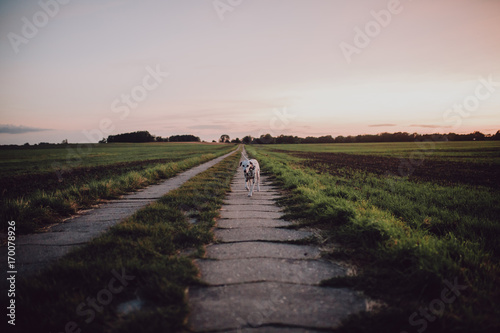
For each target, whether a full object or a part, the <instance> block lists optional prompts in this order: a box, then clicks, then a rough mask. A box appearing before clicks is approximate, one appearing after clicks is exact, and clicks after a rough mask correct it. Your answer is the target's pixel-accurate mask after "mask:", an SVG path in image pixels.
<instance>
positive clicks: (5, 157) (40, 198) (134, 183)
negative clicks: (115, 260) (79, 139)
mask: <svg viewBox="0 0 500 333" xmlns="http://www.w3.org/2000/svg"><path fill="white" fill-rule="evenodd" d="M231 149H235V146H234V145H213V144H200V143H144V144H104V145H102V144H101V145H87V146H85V145H83V146H80V145H68V146H64V145H61V146H57V147H45V146H38V147H22V148H17V149H13V148H7V149H1V150H0V155H1V156H2V163H1V164H0V170H1V171H2V176H1V177H0V190H1V198H2V205H1V207H0V216H1V217H2V219H3V220H4V221H8V220H16V221H17V222H18V223H19V229H20V231H21V232H33V231H35V230H36V229H37V228H40V227H43V226H45V225H47V224H51V223H54V222H57V221H58V220H60V219H61V218H62V217H65V216H68V215H71V214H73V213H75V212H76V211H77V210H78V209H82V208H88V207H90V206H92V205H94V204H96V203H98V202H99V201H100V200H103V199H111V198H116V197H118V196H120V195H121V194H123V193H125V192H127V191H133V190H135V189H138V188H141V187H144V186H147V185H149V184H151V183H155V182H157V181H159V180H160V179H165V178H169V177H172V176H174V175H175V174H176V173H178V172H180V171H183V170H186V169H189V168H191V167H193V166H196V165H198V164H201V163H203V162H206V161H208V160H210V159H213V158H215V157H217V156H221V155H223V154H225V153H227V152H228V151H230V150H231ZM4 227H5V226H3V225H2V228H4Z"/></svg>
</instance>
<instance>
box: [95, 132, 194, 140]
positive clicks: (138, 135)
mask: <svg viewBox="0 0 500 333" xmlns="http://www.w3.org/2000/svg"><path fill="white" fill-rule="evenodd" d="M200 141H201V140H200V138H199V137H197V136H194V135H191V134H184V135H172V136H170V137H168V138H162V137H161V136H155V135H151V134H150V133H149V132H148V131H137V132H131V133H122V134H117V135H109V136H108V138H107V139H106V138H103V139H102V140H101V141H99V143H115V142H133V143H139V142H200Z"/></svg>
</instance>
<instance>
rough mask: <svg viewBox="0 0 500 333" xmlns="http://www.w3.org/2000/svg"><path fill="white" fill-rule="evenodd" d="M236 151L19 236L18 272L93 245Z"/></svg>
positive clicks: (3, 251) (30, 271)
mask: <svg viewBox="0 0 500 333" xmlns="http://www.w3.org/2000/svg"><path fill="white" fill-rule="evenodd" d="M234 153H235V152H234V151H233V152H231V153H228V154H226V155H223V156H220V157H217V158H215V159H213V160H211V161H209V162H206V163H203V164H200V165H199V166H196V167H194V168H191V169H189V170H187V171H184V172H182V173H179V174H178V175H177V176H174V177H172V178H169V179H167V180H165V181H162V182H161V183H159V184H156V185H151V186H149V187H146V188H144V189H141V190H138V191H137V192H134V193H131V194H127V195H125V196H123V197H122V198H120V199H118V200H112V201H109V202H107V203H105V204H102V205H100V206H99V207H98V208H95V209H91V210H88V211H85V212H83V213H82V214H80V215H77V216H74V217H72V218H70V219H68V220H66V221H65V222H63V223H60V224H57V225H54V226H52V227H51V228H50V229H49V230H48V231H47V232H44V233H36V234H30V235H19V236H17V237H16V269H17V273H18V274H19V275H21V276H28V275H31V274H33V273H35V272H37V271H39V270H40V269H42V268H43V267H46V266H47V265H48V264H50V263H52V262H54V261H55V260H57V259H59V258H60V257H62V256H63V255H65V254H66V253H68V252H69V251H70V250H71V249H73V248H75V247H77V246H80V245H82V244H85V243H87V242H89V241H90V240H91V239H93V238H95V237H97V236H99V235H100V234H101V233H103V232H105V231H106V230H107V229H108V228H109V227H111V226H112V225H115V224H117V223H118V222H120V221H122V220H123V219H124V218H126V217H128V216H130V215H132V214H134V213H135V212H136V211H137V210H139V209H141V208H143V207H145V206H146V205H148V204H150V203H152V202H153V201H156V200H158V199H159V198H160V197H161V196H163V195H165V194H166V193H168V192H170V191H172V190H174V189H176V188H179V187H180V186H181V185H182V184H184V183H185V182H186V181H187V180H189V179H190V178H192V177H194V176H196V175H197V174H199V173H201V172H203V171H205V170H207V169H208V168H210V167H212V166H214V165H215V164H217V163H219V162H220V161H222V160H223V159H225V158H226V157H228V156H229V155H231V154H234ZM0 255H1V256H2V258H7V247H5V246H3V247H1V248H0Z"/></svg>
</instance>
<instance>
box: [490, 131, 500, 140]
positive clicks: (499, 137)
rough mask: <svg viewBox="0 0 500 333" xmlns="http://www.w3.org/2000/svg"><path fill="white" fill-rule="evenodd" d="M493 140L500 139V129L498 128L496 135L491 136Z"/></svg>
mask: <svg viewBox="0 0 500 333" xmlns="http://www.w3.org/2000/svg"><path fill="white" fill-rule="evenodd" d="M491 139H492V140H500V130H498V131H497V132H496V133H495V135H493V136H492V137H491Z"/></svg>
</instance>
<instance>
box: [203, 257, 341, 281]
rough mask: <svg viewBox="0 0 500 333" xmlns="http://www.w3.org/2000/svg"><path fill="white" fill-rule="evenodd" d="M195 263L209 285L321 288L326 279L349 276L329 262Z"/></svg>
mask: <svg viewBox="0 0 500 333" xmlns="http://www.w3.org/2000/svg"><path fill="white" fill-rule="evenodd" d="M195 262H196V264H197V265H198V267H199V268H200V271H201V279H202V280H203V281H204V282H206V283H208V284H209V285H228V284H235V283H251V282H261V281H266V282H282V283H297V284H309V285H319V284H320V283H321V281H323V280H326V279H330V278H333V277H336V276H344V275H345V270H344V269H343V268H342V267H340V266H339V265H336V264H333V263H331V262H328V261H325V260H303V259H277V258H246V259H228V260H210V259H202V260H197V261H195Z"/></svg>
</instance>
